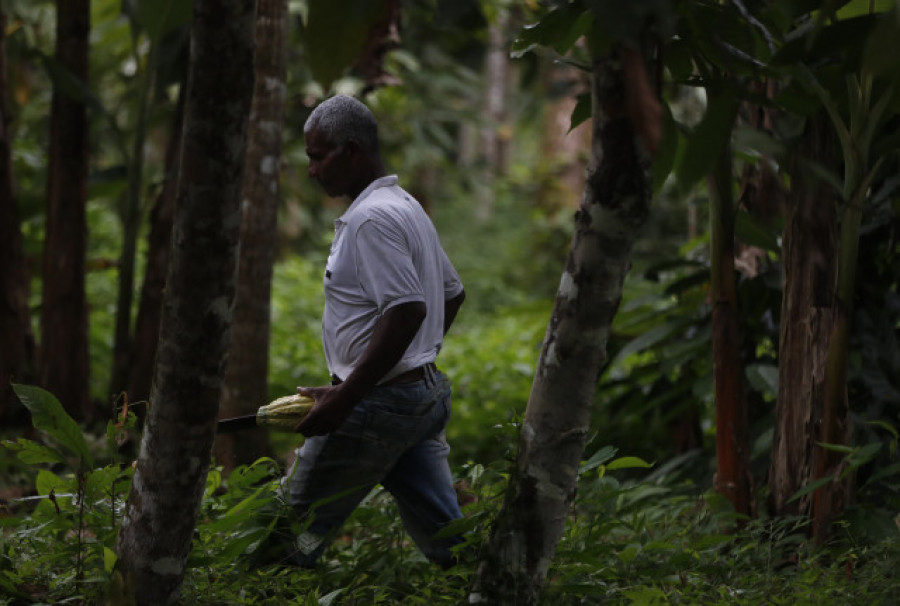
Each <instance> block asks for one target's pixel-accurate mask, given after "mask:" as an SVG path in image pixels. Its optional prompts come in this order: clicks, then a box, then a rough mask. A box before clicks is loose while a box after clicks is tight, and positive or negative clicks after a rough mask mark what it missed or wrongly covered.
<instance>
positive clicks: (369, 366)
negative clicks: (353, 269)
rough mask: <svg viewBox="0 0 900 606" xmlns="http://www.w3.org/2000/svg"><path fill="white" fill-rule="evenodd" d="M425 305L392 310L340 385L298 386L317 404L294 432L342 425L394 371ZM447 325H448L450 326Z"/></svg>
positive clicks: (325, 430)
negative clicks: (357, 362) (363, 399)
mask: <svg viewBox="0 0 900 606" xmlns="http://www.w3.org/2000/svg"><path fill="white" fill-rule="evenodd" d="M426 313H427V310H426V308H425V303H423V302H421V301H413V302H410V303H401V304H400V305H396V306H394V307H391V308H390V309H388V310H387V311H386V312H384V315H383V316H381V319H380V320H378V323H377V324H375V331H374V332H373V333H372V340H371V341H370V342H369V346H368V347H367V348H366V351H365V353H364V354H363V357H362V359H361V360H360V361H359V364H357V365H356V367H355V368H354V369H353V372H352V373H350V376H349V377H347V378H346V379H344V382H343V383H341V384H340V385H336V386H330V385H329V386H325V387H298V388H297V393H298V394H300V395H301V396H308V397H310V398H313V399H314V400H315V401H316V405H315V407H314V408H313V409H312V411H310V413H309V414H308V415H306V417H304V418H303V420H302V421H300V422H299V423H297V425H296V426H295V427H294V431H296V432H299V433H302V434H303V435H305V436H307V437H309V436H320V435H324V434H326V433H330V432H332V431H334V430H335V429H337V428H338V427H340V426H341V424H342V423H343V422H344V419H346V418H347V416H348V415H349V414H350V412H351V411H352V410H353V408H354V407H355V406H356V405H357V403H359V401H360V400H361V399H362V398H363V396H365V394H367V393H368V392H369V391H371V390H372V388H373V387H375V385H377V384H378V381H380V380H381V378H382V377H384V375H385V374H387V372H388V371H389V370H390V369H391V368H393V367H394V366H395V365H396V364H397V362H399V361H400V358H402V357H403V354H404V353H405V352H406V349H407V348H408V347H409V344H410V343H412V340H413V338H414V337H415V336H416V333H417V332H418V331H419V327H420V326H421V325H422V321H423V320H425V314H426ZM446 325H447V324H446V322H445V326H446Z"/></svg>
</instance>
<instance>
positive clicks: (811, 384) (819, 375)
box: [769, 116, 837, 515]
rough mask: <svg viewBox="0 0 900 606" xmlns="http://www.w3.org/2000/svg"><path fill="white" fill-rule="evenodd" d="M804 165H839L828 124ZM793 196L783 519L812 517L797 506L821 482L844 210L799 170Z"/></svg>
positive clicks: (784, 316) (772, 478)
mask: <svg viewBox="0 0 900 606" xmlns="http://www.w3.org/2000/svg"><path fill="white" fill-rule="evenodd" d="M799 152H800V154H801V157H803V158H806V159H809V160H811V161H813V162H816V163H819V164H821V165H823V166H834V163H835V158H836V149H835V141H834V138H833V135H832V127H831V125H830V123H829V122H828V121H827V118H826V117H825V116H818V117H817V118H815V119H813V120H811V121H810V123H809V125H808V127H807V132H806V134H805V135H804V140H803V141H802V143H801V147H800V150H799ZM792 175H794V179H793V185H792V187H791V191H790V192H789V194H788V196H787V208H786V209H785V215H786V217H785V228H784V237H783V253H782V257H783V259H784V275H785V279H784V292H783V295H782V305H781V340H780V345H779V351H778V360H779V363H778V401H777V404H776V406H775V417H776V418H775V433H774V437H773V441H772V455H771V461H772V463H771V468H770V470H769V488H770V495H771V497H770V498H771V503H770V505H771V508H772V509H773V512H774V513H776V514H779V515H788V514H803V515H809V514H810V507H811V504H810V498H809V495H807V496H806V497H804V498H801V499H798V500H796V501H793V502H789V501H790V498H791V496H792V495H793V494H794V493H795V492H797V491H798V490H799V489H800V488H802V487H803V486H804V485H805V484H808V483H809V482H810V481H812V480H814V479H815V477H814V472H815V470H816V466H817V463H816V457H817V456H818V455H817V452H816V450H817V448H816V446H815V442H816V441H817V440H819V439H820V437H819V430H820V424H821V418H822V409H823V403H824V393H825V392H824V390H825V367H826V361H827V357H828V345H829V340H830V337H831V333H832V329H833V327H834V322H835V317H836V316H835V313H836V312H835V300H834V289H835V280H836V275H837V268H836V264H835V259H836V258H837V228H836V225H837V214H836V213H837V208H836V202H837V201H836V199H835V195H834V193H833V191H832V188H831V186H830V185H829V184H827V183H825V182H823V181H822V180H820V179H818V178H816V177H815V176H814V175H812V174H810V173H809V171H804V170H803V169H802V168H800V167H799V166H798V167H797V170H794V171H793V172H792Z"/></svg>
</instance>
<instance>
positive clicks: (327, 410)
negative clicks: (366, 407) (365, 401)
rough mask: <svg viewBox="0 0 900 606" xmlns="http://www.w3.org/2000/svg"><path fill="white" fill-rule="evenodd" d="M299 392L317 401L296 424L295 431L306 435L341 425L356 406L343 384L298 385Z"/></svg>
mask: <svg viewBox="0 0 900 606" xmlns="http://www.w3.org/2000/svg"><path fill="white" fill-rule="evenodd" d="M297 393H298V394H299V395H301V396H306V397H309V398H312V399H313V400H315V401H316V404H315V406H313V409H312V410H311V411H309V414H307V415H306V416H305V417H303V419H302V420H301V421H300V422H299V423H297V425H295V426H294V431H296V432H298V433H302V434H303V435H304V436H306V437H311V436H321V435H325V434H327V433H331V432H332V431H334V430H335V429H337V428H338V427H340V426H341V425H342V424H343V422H344V420H346V418H347V417H348V416H349V415H350V412H351V411H352V410H353V407H354V406H356V404H357V402H356V398H353V397H352V396H351V395H350V394H348V393H346V392H345V390H342V389H341V386H340V385H338V386H331V385H328V386H325V387H298V388H297Z"/></svg>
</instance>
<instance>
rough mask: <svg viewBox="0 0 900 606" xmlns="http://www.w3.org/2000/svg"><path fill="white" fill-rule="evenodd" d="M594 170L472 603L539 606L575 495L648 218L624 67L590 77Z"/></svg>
mask: <svg viewBox="0 0 900 606" xmlns="http://www.w3.org/2000/svg"><path fill="white" fill-rule="evenodd" d="M591 83H592V84H591V86H592V97H593V106H594V111H593V114H594V121H593V125H592V128H593V138H592V149H591V158H590V165H589V168H588V176H587V182H586V186H585V192H584V197H583V200H582V204H581V207H580V208H579V210H578V212H577V214H576V217H575V233H574V234H573V236H572V244H571V248H570V253H569V256H568V259H567V261H566V266H565V271H564V273H563V275H562V279H561V282H560V287H559V291H558V293H557V297H556V304H555V306H554V310H553V314H552V316H551V319H550V323H549V325H548V327H547V334H546V336H545V338H544V344H543V348H542V351H541V356H540V360H539V362H538V367H537V371H536V373H535V378H534V384H533V386H532V391H531V396H530V398H529V401H528V407H527V410H526V413H525V419H524V421H523V424H522V429H521V432H520V436H519V452H518V458H517V465H516V469H515V472H514V474H513V477H512V479H511V484H510V489H509V492H508V494H507V498H506V502H505V503H504V505H503V508H502V510H501V512H500V513H499V515H498V518H497V520H496V522H495V525H494V528H493V531H492V534H491V537H490V540H489V543H488V545H487V546H486V548H485V550H484V552H483V554H482V559H481V562H480V563H479V567H478V570H477V572H476V574H475V578H474V579H473V584H472V589H471V592H470V596H469V601H470V603H481V604H517V605H527V604H537V603H538V601H539V598H540V592H541V588H542V586H543V584H544V580H545V578H546V576H547V572H548V569H549V567H550V562H551V560H552V558H553V555H554V552H555V550H556V545H557V543H558V542H559V539H560V537H561V536H562V533H563V530H564V527H565V522H566V519H567V516H568V513H569V509H570V506H571V504H572V500H573V499H574V496H575V484H576V479H577V470H578V467H579V463H580V460H581V456H582V453H583V449H584V445H585V440H586V438H587V434H588V428H589V424H590V417H591V409H592V399H593V394H594V390H595V386H596V381H597V376H598V374H599V372H600V368H601V365H602V363H603V361H604V360H605V358H606V342H607V339H608V336H609V332H610V325H611V323H612V319H613V316H614V315H615V313H616V310H617V308H618V304H619V300H620V298H621V294H622V285H623V283H624V280H625V276H626V274H627V272H628V269H629V267H630V264H631V250H632V246H633V244H634V242H635V240H636V239H637V236H638V233H639V231H640V228H641V226H642V225H643V224H644V223H645V221H646V219H647V216H648V214H649V209H650V201H651V182H650V177H649V168H650V162H649V159H648V157H647V156H646V155H645V153H644V152H643V151H641V149H639V147H638V145H636V138H637V137H636V135H635V131H634V128H633V127H632V123H631V121H630V120H629V118H628V116H627V113H626V112H627V107H626V102H625V85H624V82H623V79H622V72H621V70H620V68H619V64H618V63H617V62H614V61H612V60H608V59H604V60H600V61H597V62H596V63H595V64H594V65H593V68H592V79H591Z"/></svg>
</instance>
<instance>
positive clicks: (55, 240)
mask: <svg viewBox="0 0 900 606" xmlns="http://www.w3.org/2000/svg"><path fill="white" fill-rule="evenodd" d="M56 5H57V19H56V60H57V61H59V63H60V65H61V66H63V67H64V68H65V69H67V70H68V71H69V72H71V74H72V76H73V77H75V78H78V79H79V80H81V81H82V82H87V80H88V34H89V32H90V1H89V0H58V1H57V3H56ZM87 171H88V121H87V108H86V106H85V104H84V102H83V101H81V100H78V99H74V98H71V97H69V96H67V95H66V93H65V92H63V91H61V90H59V89H58V88H57V87H54V91H53V102H52V108H51V113H50V153H49V169H48V175H47V183H48V196H47V227H46V236H45V242H44V260H43V295H42V301H41V349H40V382H41V385H42V386H43V387H44V388H46V389H47V390H48V391H50V392H52V393H53V394H54V395H55V396H56V397H57V398H59V400H60V402H62V404H63V406H64V407H65V409H66V411H67V412H68V413H69V414H70V415H71V416H72V417H73V418H75V419H83V418H85V417H86V416H88V414H89V412H90V411H89V405H90V400H89V396H88V345H87V325H88V324H87V302H86V300H85V292H84V271H85V267H84V266H85V254H86V253H85V251H86V245H87V244H86V242H87V223H86V217H85V203H86V198H87Z"/></svg>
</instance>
